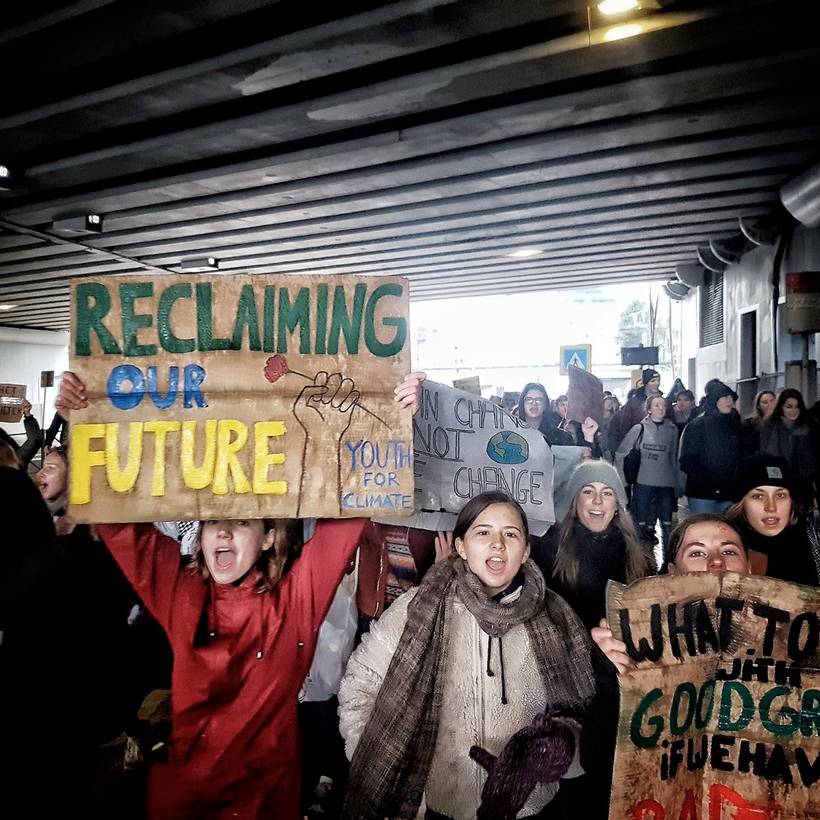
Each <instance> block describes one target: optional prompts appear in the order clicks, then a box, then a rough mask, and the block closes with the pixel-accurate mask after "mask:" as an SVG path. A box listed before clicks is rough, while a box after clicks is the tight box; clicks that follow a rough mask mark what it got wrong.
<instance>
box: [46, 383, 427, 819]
mask: <svg viewBox="0 0 820 820" xmlns="http://www.w3.org/2000/svg"><path fill="white" fill-rule="evenodd" d="M420 384H421V379H419V378H413V377H408V379H406V380H405V381H404V382H403V383H402V384H401V385H399V387H398V388H397V389H396V400H397V401H399V402H401V403H402V405H403V406H405V407H411V408H413V409H414V410H415V408H416V406H417V396H418V393H419V392H420ZM58 406H59V408H60V412H61V414H62V415H63V416H65V411H70V410H71V409H77V408H80V407H84V406H86V401H85V395H84V387H83V384H82V382H80V380H79V379H77V377H76V376H74V375H73V374H71V373H65V374H64V375H63V379H62V383H61V387H60V395H59V398H58ZM364 524H365V522H364V521H363V520H362V519H348V520H344V521H342V520H333V521H320V522H319V523H318V525H317V527H316V532H315V534H314V535H313V537H312V538H311V539H310V541H308V543H307V544H305V547H304V549H303V550H302V553H301V555H300V557H299V558H298V559H297V560H296V561H295V562H294V564H293V566H292V567H291V568H290V570H289V571H288V572H287V573H286V574H285V575H284V576H283V577H282V579H281V580H280V581H279V580H278V574H279V572H280V571H281V563H282V559H283V557H284V555H285V552H286V549H287V547H288V546H290V545H289V544H288V543H287V542H288V540H289V538H288V528H287V526H286V525H285V523H284V522H281V521H279V522H264V521H260V520H247V521H241V520H240V521H237V520H223V521H206V522H203V524H202V529H201V534H200V550H201V561H202V562H203V563H204V569H205V572H204V573H201V572H192V571H191V569H190V568H188V567H186V566H185V565H184V564H183V563H182V561H181V559H180V555H179V546H178V544H177V543H176V542H175V541H174V540H173V539H171V538H168V537H167V536H165V535H162V534H161V533H160V532H159V531H157V530H156V529H155V528H154V527H153V526H152V525H151V524H106V525H102V524H101V525H99V526H98V531H99V533H100V535H101V536H102V538H103V540H104V541H105V543H106V545H107V546H108V548H109V549H110V550H111V552H112V553H113V554H114V557H115V558H116V559H117V562H118V563H119V565H120V566H121V567H122V569H123V572H124V573H125V575H126V576H127V577H128V579H129V580H130V581H131V583H132V584H133V585H134V587H135V589H136V590H137V592H138V593H139V595H140V596H141V598H142V600H143V601H144V602H145V604H146V606H147V607H148V609H149V610H150V611H151V612H152V614H153V615H154V617H155V618H156V619H157V620H158V621H159V623H160V624H161V625H162V627H163V628H164V629H165V631H166V633H167V634H168V638H169V640H170V642H171V647H172V649H173V652H174V669H173V681H172V688H171V699H172V710H173V730H172V735H171V744H170V749H169V758H168V762H167V763H161V764H155V765H154V766H153V767H152V770H151V775H150V780H149V794H148V815H149V817H152V818H161V819H162V820H175V818H209V819H210V818H254V819H255V818H283V819H285V820H296V818H298V817H299V796H300V784H299V770H300V755H299V735H298V724H297V715H296V706H297V696H298V692H299V689H300V687H301V685H302V682H303V681H304V679H305V676H306V675H307V673H308V671H309V669H310V665H311V660H312V658H313V652H314V648H315V644H316V637H317V635H318V632H319V627H320V625H321V623H322V621H323V619H324V617H325V615H326V613H327V610H328V608H329V606H330V603H331V600H332V599H333V595H334V593H335V591H336V587H337V586H338V585H339V582H340V581H341V578H342V576H343V575H344V573H345V571H346V570H347V568H348V566H349V564H350V561H351V559H352V557H353V554H354V552H355V549H356V546H357V544H358V541H359V538H360V535H361V533H362V530H363V527H364ZM269 559H270V560H269ZM277 581H278V583H277Z"/></svg>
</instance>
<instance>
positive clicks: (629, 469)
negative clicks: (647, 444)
mask: <svg viewBox="0 0 820 820" xmlns="http://www.w3.org/2000/svg"><path fill="white" fill-rule="evenodd" d="M642 441H643V423H641V432H640V433H638V438H637V439H636V441H635V443H634V444H633V445H632V449H631V450H630V451H629V452H628V453H627V454H626V456H625V457H624V478H625V479H626V483H627V484H635V483H636V482H637V480H638V473H639V472H640V469H641V442H642Z"/></svg>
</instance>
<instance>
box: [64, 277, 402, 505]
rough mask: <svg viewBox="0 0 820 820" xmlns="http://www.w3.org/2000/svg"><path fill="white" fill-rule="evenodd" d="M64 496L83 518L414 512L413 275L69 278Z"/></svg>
mask: <svg viewBox="0 0 820 820" xmlns="http://www.w3.org/2000/svg"><path fill="white" fill-rule="evenodd" d="M72 302H73V318H72V342H71V368H72V370H74V371H75V372H76V373H77V374H78V375H79V376H80V378H82V379H83V381H84V382H85V384H86V387H87V392H88V397H89V401H90V405H91V406H90V407H89V408H88V409H87V410H84V411H82V412H77V413H75V414H74V415H73V416H72V424H71V446H70V450H69V452H70V499H69V500H70V503H71V513H72V515H73V516H74V517H75V518H76V519H77V520H80V521H145V520H174V519H209V518H219V517H230V518H263V517H277V516H342V517H344V516H371V515H375V514H379V515H382V516H384V515H407V514H408V513H410V512H411V511H412V507H413V474H412V463H411V462H412V439H411V436H412V433H411V421H410V413H409V411H407V410H402V409H401V408H400V407H399V405H398V404H396V402H394V400H393V388H394V387H395V385H396V383H397V382H398V381H400V379H401V378H402V376H403V375H405V374H406V373H407V372H408V370H409V364H410V356H409V343H408V334H407V312H408V294H407V281H406V280H404V279H399V278H386V277H359V276H347V277H323V276H305V277H295V276H287V277H283V276H247V275H236V276H213V275H210V276H193V277H192V276H184V277H183V276H176V275H168V276H162V275H160V276H153V277H134V276H127V277H126V276H123V277H107V278H105V279H101V280H98V281H95V280H88V279H82V280H75V281H74V282H73V283H72Z"/></svg>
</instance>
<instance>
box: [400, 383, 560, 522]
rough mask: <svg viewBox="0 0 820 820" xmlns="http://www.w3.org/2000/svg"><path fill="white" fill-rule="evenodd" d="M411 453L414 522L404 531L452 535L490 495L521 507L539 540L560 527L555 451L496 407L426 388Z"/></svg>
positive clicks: (440, 387)
mask: <svg viewBox="0 0 820 820" xmlns="http://www.w3.org/2000/svg"><path fill="white" fill-rule="evenodd" d="M413 451H414V469H415V480H416V490H415V504H414V507H415V515H413V516H412V517H410V518H405V519H403V520H402V524H406V525H408V526H411V527H418V528H420V529H428V530H433V529H444V530H449V529H452V528H453V524H454V523H455V520H456V516H457V514H458V513H459V511H460V510H461V508H462V507H463V506H464V505H465V504H466V503H467V501H469V500H470V499H471V498H472V497H473V496H476V495H479V494H481V493H483V492H487V491H490V490H501V491H503V492H506V493H508V494H509V495H511V496H512V497H513V498H515V499H516V500H517V501H519V502H520V504H521V506H522V507H523V508H524V511H525V512H526V513H527V519H528V521H529V526H530V531H531V532H532V533H533V534H535V535H543V534H544V533H545V532H546V531H547V529H548V528H549V525H550V524H552V523H553V522H554V520H555V515H554V513H553V505H552V480H553V468H552V453H551V451H550V447H549V445H548V444H547V442H546V441H545V440H544V437H543V436H542V435H541V433H539V432H538V431H537V430H532V429H530V428H529V427H527V426H526V424H525V423H524V422H521V421H519V420H518V419H516V418H513V417H512V416H511V415H510V414H509V413H507V412H505V411H504V410H503V409H502V408H501V407H499V406H498V405H496V404H493V403H492V402H490V401H485V400H484V399H482V398H480V397H479V396H475V395H472V394H470V393H465V392H464V391H462V390H456V389H454V388H452V387H447V386H445V385H443V384H437V383H436V382H431V381H426V382H425V383H424V389H423V395H422V403H421V407H420V409H419V410H418V412H417V413H416V415H415V416H414V417H413Z"/></svg>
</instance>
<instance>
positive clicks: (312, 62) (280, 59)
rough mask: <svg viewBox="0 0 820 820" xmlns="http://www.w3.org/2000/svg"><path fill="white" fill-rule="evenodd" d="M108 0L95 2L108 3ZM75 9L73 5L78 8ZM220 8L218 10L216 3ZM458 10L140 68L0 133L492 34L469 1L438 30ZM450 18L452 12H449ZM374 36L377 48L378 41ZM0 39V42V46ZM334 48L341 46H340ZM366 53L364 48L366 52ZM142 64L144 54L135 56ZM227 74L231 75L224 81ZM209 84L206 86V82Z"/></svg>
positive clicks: (305, 32) (514, 18) (536, 6)
mask: <svg viewBox="0 0 820 820" xmlns="http://www.w3.org/2000/svg"><path fill="white" fill-rule="evenodd" d="M112 1H113V0H97V2H100V3H101V2H112ZM78 5H80V4H78ZM223 5H226V4H224V3H223ZM458 5H462V6H464V5H465V4H457V3H454V2H452V0H404V2H394V3H389V4H386V5H382V6H377V7H375V8H370V9H366V10H364V11H361V12H359V13H357V14H356V13H353V14H350V15H349V16H346V17H341V18H339V19H336V20H328V21H325V22H323V23H320V24H318V25H313V26H310V27H308V28H303V29H301V30H297V31H288V32H287V33H286V34H284V35H281V36H277V37H272V38H270V39H268V40H264V41H261V42H255V43H252V44H250V45H245V46H244V47H239V48H234V49H228V48H225V45H226V43H225V42H224V41H223V44H222V45H223V50H221V51H220V52H219V53H217V54H211V55H208V56H206V57H204V58H203V59H199V60H185V61H183V62H179V63H178V64H176V65H174V66H172V67H170V68H166V69H164V70H158V71H156V70H155V71H152V70H151V68H150V66H144V67H142V69H141V70H140V71H139V73H138V75H137V76H135V77H133V78H131V79H129V80H125V81H122V82H119V83H115V84H111V85H107V86H103V87H99V88H95V89H92V90H85V91H84V93H82V94H76V95H74V96H72V95H70V94H69V95H64V96H63V97H62V98H61V99H60V100H55V101H54V102H52V103H50V104H48V105H42V106H38V107H32V108H30V109H28V110H26V111H22V112H19V113H16V114H12V115H8V116H5V117H0V129H2V128H16V127H20V126H23V125H28V124H30V123H32V122H37V121H39V120H43V119H48V118H51V117H54V116H57V115H60V114H65V113H67V112H71V111H77V110H80V109H85V108H88V107H90V106H97V105H100V104H102V103H108V102H111V101H115V100H121V99H125V98H128V97H131V96H133V95H135V94H143V93H146V92H148V91H151V90H155V89H159V88H163V87H167V86H173V85H177V84H182V83H185V82H191V81H193V80H197V79H199V78H201V77H210V78H213V76H215V75H216V76H218V75H220V74H223V73H224V74H225V75H226V77H227V83H226V86H227V88H226V89H225V91H223V93H224V94H227V93H228V92H229V91H231V92H233V94H238V93H239V92H238V91H237V89H236V75H237V74H238V73H239V72H237V71H236V69H237V67H239V66H247V67H246V68H245V70H244V71H243V72H242V73H243V74H245V75H246V78H247V79H246V82H245V88H244V93H253V92H254V90H255V93H259V91H261V90H272V89H275V88H280V87H282V86H285V85H292V84H295V83H304V82H308V81H310V80H315V79H316V78H318V77H324V76H327V75H329V74H333V73H339V72H342V71H349V70H351V69H355V68H362V67H363V66H366V65H368V64H369V63H371V62H373V61H375V60H380V61H383V60H387V59H396V58H397V57H403V56H406V55H408V54H414V53H417V52H419V51H422V50H429V49H432V48H435V47H440V46H445V45H449V44H452V43H455V42H458V40H460V39H464V38H466V37H468V36H473V37H474V36H477V35H479V34H483V33H486V32H488V31H491V30H492V27H493V26H494V25H497V23H498V13H497V11H498V6H497V0H470V4H469V15H463V16H462V17H461V18H460V19H459V21H458V22H459V25H458V27H454V26H449V25H446V22H447V17H448V14H447V11H446V9H447V7H457V6H458ZM577 10H578V4H577V3H576V2H574V0H562V2H552V3H550V4H548V5H547V4H544V3H542V2H537V0H532V1H531V2H520V0H519V2H516V3H513V4H510V6H509V7H508V8H507V9H506V11H505V15H504V24H505V26H506V27H508V28H509V27H513V26H521V25H526V24H532V23H536V22H542V23H543V22H545V21H546V19H547V15H550V16H558V15H561V14H568V13H571V12H573V11H575V12H577ZM451 14H452V12H451ZM399 26H401V27H403V28H405V29H406V30H408V31H410V30H412V31H413V36H409V37H404V38H401V37H393V38H390V37H389V33H390V29H395V28H397V27H399ZM379 36H381V38H382V39H381V43H379V44H378V45H379V47H378V48H377V47H376V45H377V43H378V38H379ZM2 41H3V40H2V36H1V35H0V42H2ZM342 43H343V44H344V45H342ZM366 46H370V47H369V48H368V47H366ZM139 56H140V57H141V58H142V59H143V60H145V61H149V60H150V59H151V55H150V54H146V53H143V54H142V55H139ZM228 69H233V71H232V72H230V73H228V71H227V70H228ZM210 82H211V84H213V79H211V80H210ZM200 104H201V103H200Z"/></svg>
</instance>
